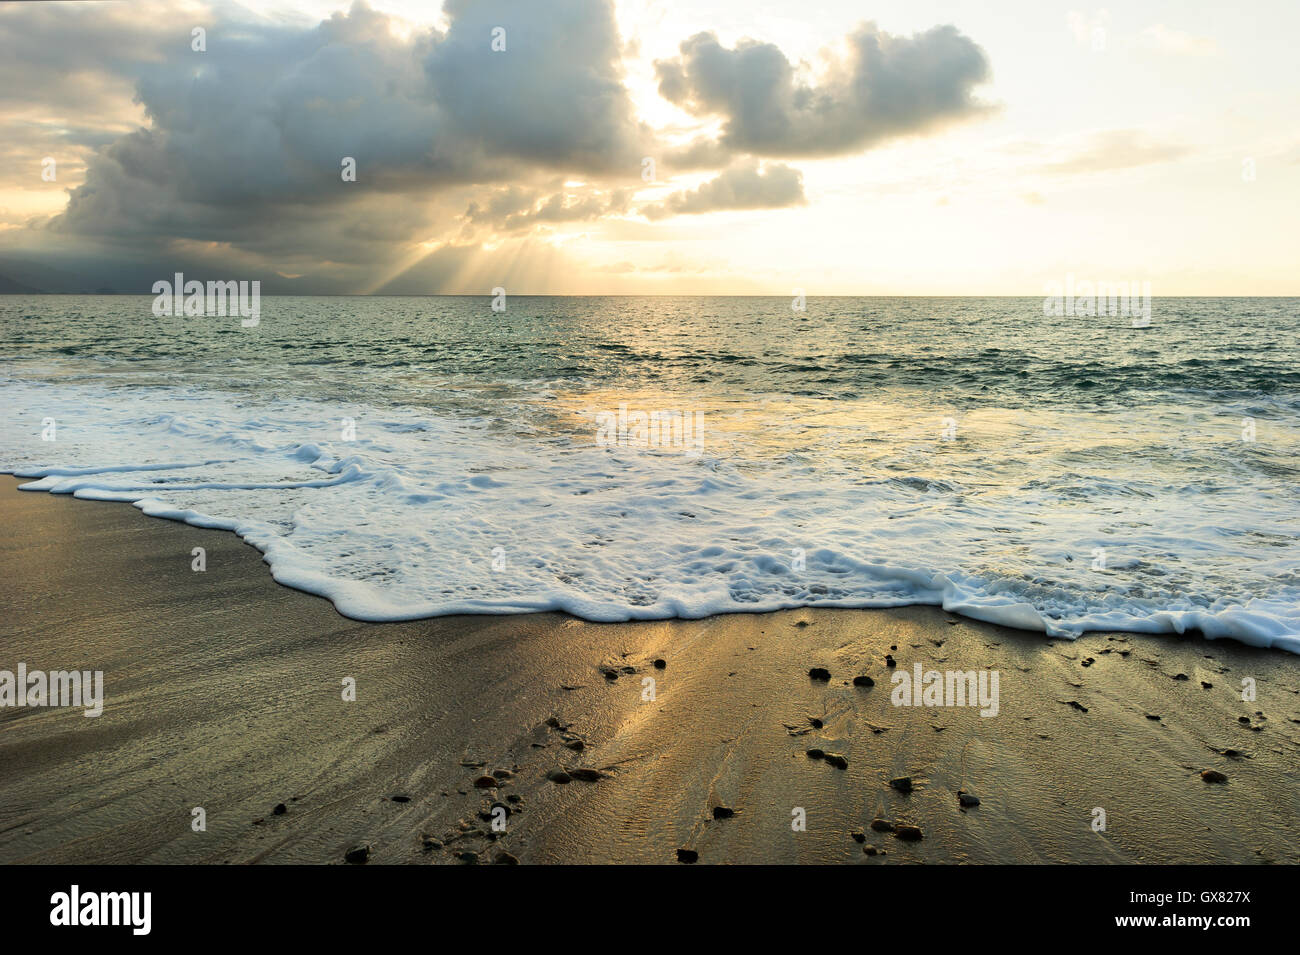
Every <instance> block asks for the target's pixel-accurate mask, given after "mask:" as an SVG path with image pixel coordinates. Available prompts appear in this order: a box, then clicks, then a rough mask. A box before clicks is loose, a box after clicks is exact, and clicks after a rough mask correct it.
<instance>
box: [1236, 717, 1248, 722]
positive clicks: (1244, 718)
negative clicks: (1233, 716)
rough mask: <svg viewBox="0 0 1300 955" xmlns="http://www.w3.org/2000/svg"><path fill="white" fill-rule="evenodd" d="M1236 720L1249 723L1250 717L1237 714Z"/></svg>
mask: <svg viewBox="0 0 1300 955" xmlns="http://www.w3.org/2000/svg"><path fill="white" fill-rule="evenodd" d="M1237 722H1238V723H1249V722H1250V717H1249V716H1238V717H1237Z"/></svg>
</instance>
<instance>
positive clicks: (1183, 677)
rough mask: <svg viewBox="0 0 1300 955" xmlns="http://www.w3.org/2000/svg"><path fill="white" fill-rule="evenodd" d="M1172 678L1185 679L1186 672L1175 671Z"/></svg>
mask: <svg viewBox="0 0 1300 955" xmlns="http://www.w3.org/2000/svg"><path fill="white" fill-rule="evenodd" d="M1174 679H1175V680H1186V679H1188V677H1187V674H1186V673H1175V674H1174Z"/></svg>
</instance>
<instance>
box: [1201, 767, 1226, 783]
mask: <svg viewBox="0 0 1300 955" xmlns="http://www.w3.org/2000/svg"><path fill="white" fill-rule="evenodd" d="M1201 778H1202V779H1204V780H1205V781H1206V782H1207V783H1226V782H1227V781H1228V777H1227V776H1225V775H1224V774H1223V773H1221V772H1219V771H1218V770H1217V769H1207V770H1205V771H1204V772H1203V773H1201Z"/></svg>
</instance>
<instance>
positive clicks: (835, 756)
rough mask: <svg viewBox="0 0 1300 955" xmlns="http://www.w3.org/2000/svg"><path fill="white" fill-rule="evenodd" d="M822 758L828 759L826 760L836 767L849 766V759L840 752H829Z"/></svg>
mask: <svg viewBox="0 0 1300 955" xmlns="http://www.w3.org/2000/svg"><path fill="white" fill-rule="evenodd" d="M822 759H824V760H826V762H828V763H830V764H831V765H832V766H834V767H835V768H836V769H848V768H849V761H848V760H847V759H845V758H844V757H843V756H841V755H840V754H839V753H827V754H826V755H824V756H823V757H822Z"/></svg>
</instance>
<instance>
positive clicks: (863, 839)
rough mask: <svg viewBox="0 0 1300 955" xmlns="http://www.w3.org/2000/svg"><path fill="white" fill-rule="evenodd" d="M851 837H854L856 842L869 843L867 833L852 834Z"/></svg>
mask: <svg viewBox="0 0 1300 955" xmlns="http://www.w3.org/2000/svg"><path fill="white" fill-rule="evenodd" d="M849 835H850V836H852V837H853V841H854V842H866V841H867V834H866V833H865V832H850V833H849Z"/></svg>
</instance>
